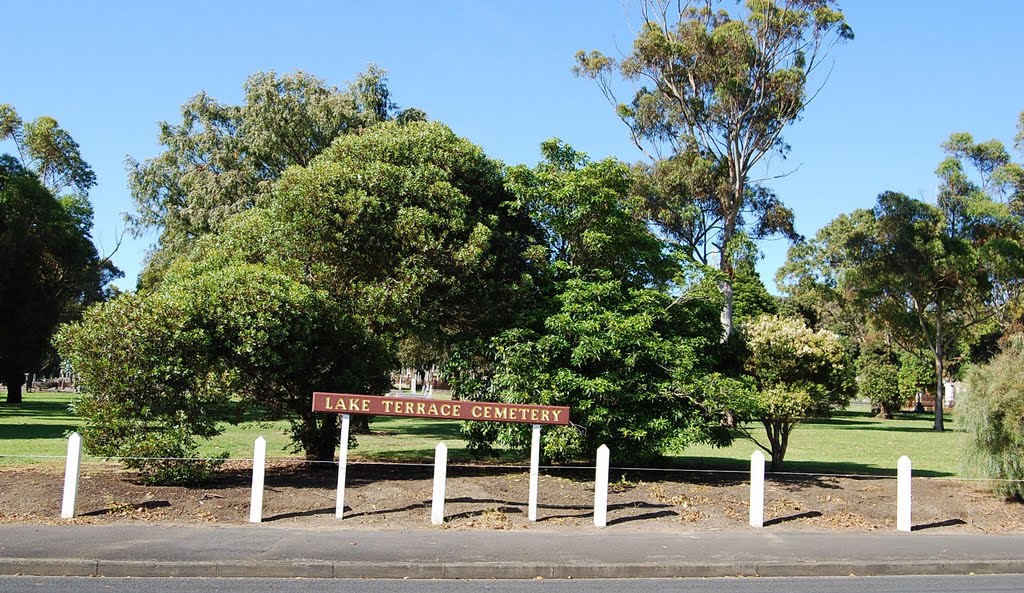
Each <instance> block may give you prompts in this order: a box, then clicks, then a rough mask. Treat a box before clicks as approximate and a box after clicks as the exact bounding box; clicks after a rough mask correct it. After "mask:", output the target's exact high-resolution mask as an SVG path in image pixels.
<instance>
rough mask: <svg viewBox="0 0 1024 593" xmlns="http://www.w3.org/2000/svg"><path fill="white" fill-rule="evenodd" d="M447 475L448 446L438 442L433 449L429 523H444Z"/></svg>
mask: <svg viewBox="0 0 1024 593" xmlns="http://www.w3.org/2000/svg"><path fill="white" fill-rule="evenodd" d="M447 477H448V446H447V445H445V444H444V443H438V444H437V447H436V448H435V449H434V497H433V501H432V503H431V506H430V523H431V524H432V525H440V524H442V523H444V487H445V480H446V479H447Z"/></svg>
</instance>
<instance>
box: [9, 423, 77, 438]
mask: <svg viewBox="0 0 1024 593" xmlns="http://www.w3.org/2000/svg"><path fill="white" fill-rule="evenodd" d="M73 430H75V427H74V426H72V425H70V424H16V425H0V439H63V438H64V435H66V434H67V433H68V432H71V431H73Z"/></svg>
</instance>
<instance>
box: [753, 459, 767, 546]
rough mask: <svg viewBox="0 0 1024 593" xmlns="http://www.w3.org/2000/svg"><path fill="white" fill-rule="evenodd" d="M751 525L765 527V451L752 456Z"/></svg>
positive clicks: (757, 527) (758, 527)
mask: <svg viewBox="0 0 1024 593" xmlns="http://www.w3.org/2000/svg"><path fill="white" fill-rule="evenodd" d="M750 526H751V527H754V528H756V529H760V528H762V527H764V453H762V452H760V451H754V454H753V455H751V456H750Z"/></svg>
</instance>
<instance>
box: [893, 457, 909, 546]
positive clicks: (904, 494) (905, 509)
mask: <svg viewBox="0 0 1024 593" xmlns="http://www.w3.org/2000/svg"><path fill="white" fill-rule="evenodd" d="M910 473H911V464H910V458H909V457H907V456H906V455H904V456H903V457H900V460H899V461H898V462H897V463H896V529H897V531H906V532H907V533H909V532H910V529H911V524H910V506H911V496H910Z"/></svg>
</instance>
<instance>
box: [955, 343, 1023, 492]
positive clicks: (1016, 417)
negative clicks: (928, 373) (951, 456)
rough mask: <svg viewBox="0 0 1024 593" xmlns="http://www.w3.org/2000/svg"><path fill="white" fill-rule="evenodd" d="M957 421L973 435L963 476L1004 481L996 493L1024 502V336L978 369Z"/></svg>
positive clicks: (968, 385) (971, 372)
mask: <svg viewBox="0 0 1024 593" xmlns="http://www.w3.org/2000/svg"><path fill="white" fill-rule="evenodd" d="M957 420H958V422H959V423H960V425H961V426H962V427H963V429H964V430H965V432H966V433H967V439H966V441H965V446H964V452H963V453H964V454H963V460H962V462H963V473H964V475H966V476H969V477H975V478H982V479H990V480H999V481H996V482H993V486H992V489H993V491H994V492H995V493H996V494H998V495H1000V496H1003V497H1006V498H1008V499H1016V500H1024V482H1022V481H1012V480H1024V336H1018V337H1017V338H1015V339H1013V340H1010V341H1008V343H1007V344H1006V346H1005V347H1004V349H1003V352H1002V353H1000V354H998V355H996V356H995V357H994V358H993V359H992V361H991V362H990V363H989V364H987V365H983V366H976V367H972V368H971V369H970V370H969V371H968V373H967V377H966V389H965V390H964V393H963V394H962V395H961V396H960V398H959V400H958V401H957Z"/></svg>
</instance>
